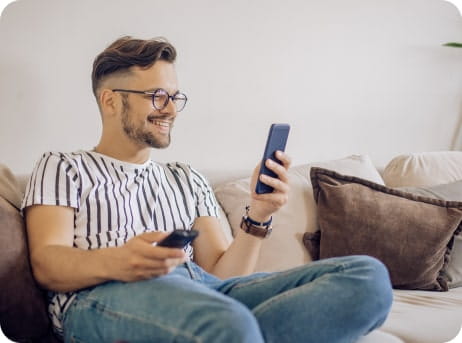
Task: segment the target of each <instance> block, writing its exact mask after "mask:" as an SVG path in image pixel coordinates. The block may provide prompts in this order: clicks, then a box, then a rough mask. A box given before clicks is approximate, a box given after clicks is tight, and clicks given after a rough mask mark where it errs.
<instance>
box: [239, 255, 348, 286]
mask: <svg viewBox="0 0 462 343" xmlns="http://www.w3.org/2000/svg"><path fill="white" fill-rule="evenodd" d="M326 265H332V266H335V267H336V269H335V272H343V271H344V270H345V263H330V262H328V263H326ZM304 268H306V265H303V266H299V267H298V268H297V267H296V268H295V269H290V270H286V271H282V272H276V273H270V274H269V275H266V276H264V277H261V278H256V279H253V280H250V281H247V282H245V283H240V284H238V285H236V286H235V287H234V289H239V288H243V287H247V286H251V285H254V284H258V283H260V282H266V281H268V280H271V279H275V278H279V277H281V276H284V275H289V274H292V273H297V271H298V270H299V269H304Z"/></svg>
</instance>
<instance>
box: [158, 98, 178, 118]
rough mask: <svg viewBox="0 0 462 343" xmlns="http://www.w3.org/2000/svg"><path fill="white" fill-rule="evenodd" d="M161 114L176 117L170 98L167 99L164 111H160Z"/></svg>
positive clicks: (174, 106)
mask: <svg viewBox="0 0 462 343" xmlns="http://www.w3.org/2000/svg"><path fill="white" fill-rule="evenodd" d="M161 113H165V114H171V115H173V116H175V117H176V115H177V110H176V105H175V104H174V103H173V100H172V98H171V97H169V98H168V102H167V106H165V107H164V109H162V111H161Z"/></svg>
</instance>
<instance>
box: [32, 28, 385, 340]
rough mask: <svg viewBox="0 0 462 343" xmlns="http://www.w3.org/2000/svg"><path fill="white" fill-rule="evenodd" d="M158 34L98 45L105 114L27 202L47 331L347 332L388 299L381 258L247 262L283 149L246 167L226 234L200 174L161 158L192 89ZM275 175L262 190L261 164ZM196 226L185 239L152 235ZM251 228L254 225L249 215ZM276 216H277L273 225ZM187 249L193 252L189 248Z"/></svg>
mask: <svg viewBox="0 0 462 343" xmlns="http://www.w3.org/2000/svg"><path fill="white" fill-rule="evenodd" d="M175 57H176V51H175V49H174V47H173V46H172V45H171V44H169V43H168V42H167V41H165V40H161V39H159V40H140V39H133V38H131V37H123V38H120V39H118V40H117V41H115V42H114V43H112V44H111V45H110V46H109V47H108V48H106V50H104V51H103V52H102V53H101V54H100V55H99V56H97V57H96V59H95V62H94V65H93V73H92V81H93V92H94V94H95V97H96V100H97V103H98V106H99V109H100V112H101V117H102V122H103V131H102V135H101V139H100V141H99V143H98V145H97V146H96V147H95V148H94V150H92V151H77V152H74V153H46V154H44V155H43V156H42V159H41V160H40V161H39V162H38V163H37V165H36V168H35V170H34V172H33V174H32V176H31V179H30V182H29V185H28V188H27V191H26V195H25V198H24V202H23V208H24V213H25V218H26V224H27V230H28V237H29V246H30V256H31V263H32V267H33V271H34V275H35V277H36V279H37V281H38V282H39V283H40V284H41V285H42V286H43V287H44V288H46V289H48V290H50V305H49V312H50V315H51V318H52V322H53V325H54V328H55V331H56V332H57V334H58V335H60V336H62V337H63V339H64V340H65V341H67V342H74V341H78V342H91V343H94V342H114V341H117V340H119V341H122V340H124V341H128V342H226V343H229V342H239V343H242V342H249V343H258V342H291V343H294V342H353V341H355V340H357V338H359V337H360V336H362V335H364V334H366V333H367V332H369V331H371V330H372V329H374V328H376V327H378V326H379V325H380V324H381V323H382V322H383V321H384V319H385V318H386V315H387V313H388V311H389V308H390V303H391V297H392V296H391V288H390V281H389V278H388V273H387V271H386V269H385V267H384V266H383V265H382V264H381V263H380V262H378V261H377V260H375V259H372V258H369V257H359V256H354V257H346V258H338V259H329V260H325V261H319V262H316V263H313V264H311V265H308V266H302V267H298V268H295V269H292V270H288V271H286V272H280V273H271V274H266V273H265V274H261V273H260V274H250V273H251V272H252V270H253V268H254V266H255V263H256V260H257V257H258V253H259V249H260V246H261V244H262V240H263V236H265V235H266V231H267V230H268V227H269V226H270V225H271V216H272V214H273V213H274V212H276V211H277V210H278V209H279V208H280V207H281V206H283V205H284V204H285V202H286V201H287V194H288V191H289V187H288V180H287V179H288V177H287V170H288V168H289V165H290V159H289V157H288V156H287V155H286V154H285V153H282V152H278V153H277V158H278V159H279V160H280V161H281V162H282V164H281V165H280V164H277V163H274V162H272V161H271V160H268V161H265V163H266V165H267V166H268V168H269V169H271V170H272V171H274V172H275V173H276V175H278V178H270V177H267V176H259V175H258V168H256V169H255V171H254V173H253V176H252V186H251V192H252V196H251V198H250V199H249V203H250V208H249V209H248V211H247V213H245V212H244V209H243V215H244V217H243V223H242V228H243V230H240V231H239V232H238V233H237V234H236V236H235V239H234V241H233V242H232V244H231V245H230V246H229V247H227V244H226V243H225V239H224V237H223V234H222V232H221V229H220V226H219V222H218V220H217V216H218V215H217V204H216V200H215V198H214V195H213V192H212V190H211V188H210V186H209V185H208V184H207V182H206V180H205V179H204V177H203V176H201V175H200V174H199V173H198V172H197V171H195V170H194V169H192V168H191V167H189V166H187V165H184V164H181V163H173V164H166V165H163V164H158V163H156V162H154V161H152V160H151V159H150V153H151V149H152V148H165V147H167V146H168V145H169V144H170V132H171V130H172V127H173V123H174V121H175V120H176V116H177V113H178V112H179V111H181V110H183V108H184V106H185V104H186V101H187V97H186V96H185V95H184V94H183V93H182V92H180V91H179V88H178V81H177V77H176V72H175V67H174V61H175ZM258 177H260V179H261V181H262V182H264V183H266V184H268V185H270V186H272V187H273V188H274V191H273V193H270V194H260V195H257V194H256V193H255V192H254V188H255V183H256V180H257V178H258ZM192 228H194V229H197V230H198V231H199V233H200V234H199V236H198V238H197V240H195V241H194V243H193V247H191V246H188V247H187V248H185V249H184V250H182V249H174V248H166V247H159V246H156V244H155V243H156V242H159V241H160V240H161V239H163V238H164V237H166V236H167V235H168V232H171V231H172V230H173V229H185V230H190V229H192ZM249 228H250V229H249ZM274 229H275V230H284V228H277V227H276V228H274ZM192 260H193V261H194V262H192Z"/></svg>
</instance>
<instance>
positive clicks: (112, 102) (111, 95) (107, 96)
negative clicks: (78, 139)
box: [98, 88, 120, 117]
mask: <svg viewBox="0 0 462 343" xmlns="http://www.w3.org/2000/svg"><path fill="white" fill-rule="evenodd" d="M98 99H99V104H100V107H101V113H102V115H103V117H104V116H110V117H112V116H114V115H116V114H117V112H118V111H117V109H118V107H119V106H120V97H119V95H118V94H117V93H116V92H113V91H112V90H110V89H109V88H103V89H102V90H101V91H100V92H99V96H98Z"/></svg>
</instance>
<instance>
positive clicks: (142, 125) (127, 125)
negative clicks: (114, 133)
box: [121, 61, 178, 149]
mask: <svg viewBox="0 0 462 343" xmlns="http://www.w3.org/2000/svg"><path fill="white" fill-rule="evenodd" d="M132 72H133V75H131V76H130V79H129V88H128V89H131V90H139V91H154V90H155V89H158V88H163V89H164V90H166V91H167V92H168V93H169V94H175V92H177V91H178V87H177V84H178V82H177V78H176V72H175V69H174V66H173V64H171V63H168V62H165V61H157V62H156V63H154V65H153V66H151V67H150V68H148V69H141V68H139V67H133V69H132ZM121 96H122V104H123V106H122V112H121V124H122V129H123V131H124V132H125V134H126V135H127V137H128V138H129V139H130V140H131V141H132V142H133V143H134V144H136V145H138V146H139V147H140V148H145V147H152V148H158V149H161V148H166V147H168V146H169V144H170V132H171V129H172V127H173V122H174V121H175V118H176V114H177V113H176V108H175V105H174V104H173V103H172V101H169V102H168V104H167V106H166V107H165V108H164V109H162V110H157V109H155V108H154V107H153V105H152V97H151V96H150V95H144V94H133V93H121Z"/></svg>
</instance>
